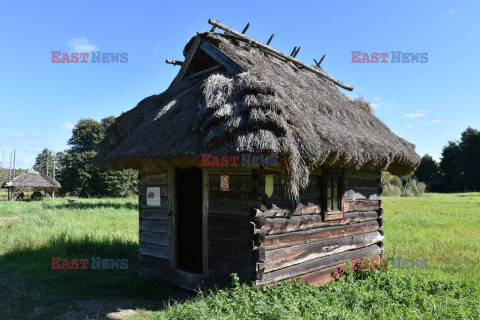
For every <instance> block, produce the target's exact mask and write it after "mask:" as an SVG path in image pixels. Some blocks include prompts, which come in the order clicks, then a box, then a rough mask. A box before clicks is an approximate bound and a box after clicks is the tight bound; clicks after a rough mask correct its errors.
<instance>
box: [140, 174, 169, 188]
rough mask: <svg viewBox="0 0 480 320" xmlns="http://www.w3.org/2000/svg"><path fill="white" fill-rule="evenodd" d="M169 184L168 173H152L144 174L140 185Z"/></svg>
mask: <svg viewBox="0 0 480 320" xmlns="http://www.w3.org/2000/svg"><path fill="white" fill-rule="evenodd" d="M166 184H167V173H166V172H161V173H150V174H146V173H144V174H142V178H141V179H140V185H142V186H160V185H166Z"/></svg>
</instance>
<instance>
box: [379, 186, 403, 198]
mask: <svg viewBox="0 0 480 320" xmlns="http://www.w3.org/2000/svg"><path fill="white" fill-rule="evenodd" d="M382 194H383V195H384V196H385V197H400V196H401V194H402V189H401V188H400V187H399V186H395V185H393V184H387V185H385V186H384V187H383V193H382Z"/></svg>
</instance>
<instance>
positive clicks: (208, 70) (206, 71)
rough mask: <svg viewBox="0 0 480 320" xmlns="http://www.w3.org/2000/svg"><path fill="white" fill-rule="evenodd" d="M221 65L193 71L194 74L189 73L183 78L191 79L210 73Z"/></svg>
mask: <svg viewBox="0 0 480 320" xmlns="http://www.w3.org/2000/svg"><path fill="white" fill-rule="evenodd" d="M221 67H222V66H213V67H211V68H207V69H205V70H202V71H199V72H195V73H194V74H192V75H189V76H188V77H186V78H185V79H184V80H192V79H194V78H197V77H200V76H203V75H204V74H207V73H211V72H213V71H216V70H218V69H220V68H221Z"/></svg>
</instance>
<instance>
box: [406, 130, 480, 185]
mask: <svg viewBox="0 0 480 320" xmlns="http://www.w3.org/2000/svg"><path fill="white" fill-rule="evenodd" d="M413 175H414V177H415V178H416V179H417V180H419V181H422V182H424V183H425V184H426V185H427V190H428V191H432V192H472V191H480V131H478V130H475V129H473V128H470V127H469V128H467V129H466V130H465V131H464V132H462V135H461V137H460V140H459V141H449V142H448V144H447V145H446V146H445V147H444V148H443V151H442V158H441V160H440V162H436V161H435V160H434V159H433V158H432V157H431V156H430V155H428V154H426V155H424V156H423V157H422V161H421V162H420V166H419V167H418V168H417V170H416V171H415V172H414V174H413Z"/></svg>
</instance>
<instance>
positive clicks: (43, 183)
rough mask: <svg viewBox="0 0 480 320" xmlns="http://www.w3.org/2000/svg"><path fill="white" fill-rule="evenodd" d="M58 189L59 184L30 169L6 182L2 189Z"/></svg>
mask: <svg viewBox="0 0 480 320" xmlns="http://www.w3.org/2000/svg"><path fill="white" fill-rule="evenodd" d="M11 187H15V188H25V187H29V188H60V187H61V185H60V183H59V182H58V181H57V180H55V179H53V178H51V177H49V176H47V175H45V174H43V173H40V172H38V171H36V170H34V169H30V170H28V171H26V172H24V173H22V174H19V175H18V176H16V177H15V178H13V179H12V180H9V181H6V182H5V183H4V184H3V185H2V188H11Z"/></svg>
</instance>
